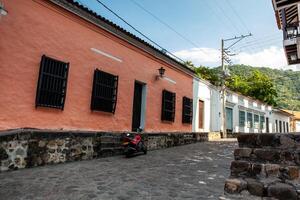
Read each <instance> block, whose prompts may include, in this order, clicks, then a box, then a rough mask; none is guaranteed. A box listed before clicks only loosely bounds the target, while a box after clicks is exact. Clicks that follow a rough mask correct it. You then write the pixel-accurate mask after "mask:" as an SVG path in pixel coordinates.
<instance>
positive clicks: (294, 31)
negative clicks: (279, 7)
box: [286, 26, 297, 38]
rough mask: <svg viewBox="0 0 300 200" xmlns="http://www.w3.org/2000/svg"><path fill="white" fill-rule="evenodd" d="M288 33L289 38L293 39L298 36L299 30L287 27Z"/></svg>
mask: <svg viewBox="0 0 300 200" xmlns="http://www.w3.org/2000/svg"><path fill="white" fill-rule="evenodd" d="M286 33H287V36H288V38H292V37H294V36H296V35H297V29H296V27H294V26H288V27H286Z"/></svg>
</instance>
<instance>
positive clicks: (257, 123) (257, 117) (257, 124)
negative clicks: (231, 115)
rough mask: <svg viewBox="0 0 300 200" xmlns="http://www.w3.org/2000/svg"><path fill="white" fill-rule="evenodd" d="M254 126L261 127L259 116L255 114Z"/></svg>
mask: <svg viewBox="0 0 300 200" xmlns="http://www.w3.org/2000/svg"><path fill="white" fill-rule="evenodd" d="M254 128H256V129H258V128H259V116H258V115H255V114H254Z"/></svg>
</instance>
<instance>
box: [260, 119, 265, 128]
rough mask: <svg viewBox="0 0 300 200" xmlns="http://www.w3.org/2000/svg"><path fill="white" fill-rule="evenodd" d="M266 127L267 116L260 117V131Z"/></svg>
mask: <svg viewBox="0 0 300 200" xmlns="http://www.w3.org/2000/svg"><path fill="white" fill-rule="evenodd" d="M264 126H265V116H260V129H264Z"/></svg>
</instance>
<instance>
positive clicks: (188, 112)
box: [182, 97, 193, 124]
mask: <svg viewBox="0 0 300 200" xmlns="http://www.w3.org/2000/svg"><path fill="white" fill-rule="evenodd" d="M192 119H193V100H192V99H190V98H187V97H183V98H182V123H187V124H191V123H192Z"/></svg>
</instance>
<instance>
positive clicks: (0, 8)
mask: <svg viewBox="0 0 300 200" xmlns="http://www.w3.org/2000/svg"><path fill="white" fill-rule="evenodd" d="M7 13H8V12H7V10H5V9H4V5H3V4H2V3H0V15H3V16H5V15H7Z"/></svg>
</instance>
